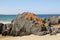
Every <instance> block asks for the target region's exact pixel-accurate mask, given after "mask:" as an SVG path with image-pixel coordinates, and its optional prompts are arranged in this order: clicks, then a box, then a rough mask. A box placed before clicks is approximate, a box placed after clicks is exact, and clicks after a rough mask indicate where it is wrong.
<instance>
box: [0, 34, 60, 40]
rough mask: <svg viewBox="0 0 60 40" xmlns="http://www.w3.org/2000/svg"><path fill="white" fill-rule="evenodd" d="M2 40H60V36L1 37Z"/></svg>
mask: <svg viewBox="0 0 60 40" xmlns="http://www.w3.org/2000/svg"><path fill="white" fill-rule="evenodd" d="M0 40H60V34H57V35H52V36H50V35H49V34H48V35H45V36H37V35H29V36H22V37H20V36H17V37H12V36H5V37H4V36H3V37H2V36H1V35H0Z"/></svg>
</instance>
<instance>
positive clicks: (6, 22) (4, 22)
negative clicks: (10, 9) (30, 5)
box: [0, 21, 11, 24]
mask: <svg viewBox="0 0 60 40" xmlns="http://www.w3.org/2000/svg"><path fill="white" fill-rule="evenodd" d="M0 23H3V24H8V23H11V21H0Z"/></svg>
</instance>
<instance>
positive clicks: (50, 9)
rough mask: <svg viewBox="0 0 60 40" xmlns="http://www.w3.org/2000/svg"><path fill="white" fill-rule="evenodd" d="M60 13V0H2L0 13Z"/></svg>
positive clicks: (0, 0) (0, 1)
mask: <svg viewBox="0 0 60 40" xmlns="http://www.w3.org/2000/svg"><path fill="white" fill-rule="evenodd" d="M27 11H28V12H34V13H35V14H60V0H0V14H18V13H22V12H27Z"/></svg>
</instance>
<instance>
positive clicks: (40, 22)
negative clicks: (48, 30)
mask: <svg viewBox="0 0 60 40" xmlns="http://www.w3.org/2000/svg"><path fill="white" fill-rule="evenodd" d="M38 23H39V24H40V26H41V27H43V26H44V22H43V19H42V18H38Z"/></svg>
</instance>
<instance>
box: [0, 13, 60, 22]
mask: <svg viewBox="0 0 60 40" xmlns="http://www.w3.org/2000/svg"><path fill="white" fill-rule="evenodd" d="M36 16H37V17H40V18H46V17H48V16H60V14H42V15H40V14H37V15H36ZM15 17H16V15H0V21H11V20H13V19H14V18H15Z"/></svg>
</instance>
